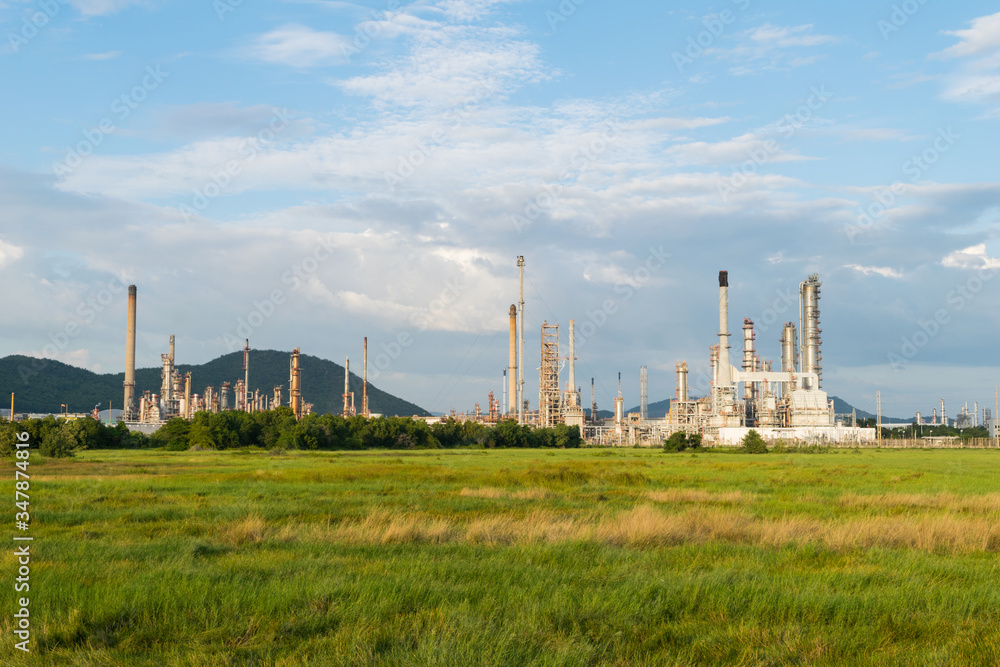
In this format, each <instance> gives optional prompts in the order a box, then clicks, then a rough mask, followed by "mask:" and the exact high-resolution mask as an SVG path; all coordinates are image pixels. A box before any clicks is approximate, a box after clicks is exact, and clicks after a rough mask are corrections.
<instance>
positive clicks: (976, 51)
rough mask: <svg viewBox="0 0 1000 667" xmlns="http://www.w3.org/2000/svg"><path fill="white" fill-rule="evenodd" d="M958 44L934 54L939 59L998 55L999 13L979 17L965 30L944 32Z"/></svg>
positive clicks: (999, 51)
mask: <svg viewBox="0 0 1000 667" xmlns="http://www.w3.org/2000/svg"><path fill="white" fill-rule="evenodd" d="M944 34H946V35H951V36H953V37H958V38H959V42H958V43H957V44H955V45H953V46H949V47H948V48H947V49H945V50H943V51H940V52H939V53H938V54H936V55H937V56H938V57H940V58H980V59H982V58H989V59H992V58H994V57H995V56H997V54H998V53H1000V12H998V13H996V14H990V15H989V16H981V17H979V18H977V19H974V20H973V21H972V25H971V27H969V28H968V29H967V30H946V31H945V33H944Z"/></svg>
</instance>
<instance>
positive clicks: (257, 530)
mask: <svg viewBox="0 0 1000 667" xmlns="http://www.w3.org/2000/svg"><path fill="white" fill-rule="evenodd" d="M267 533H268V529H267V522H265V521H264V519H263V517H260V516H258V515H256V514H250V515H248V516H245V517H243V518H242V519H238V520H237V521H233V522H231V523H229V524H223V526H222V540H223V541H224V542H226V543H228V544H235V545H241V544H248V543H252V544H259V543H260V542H263V541H264V538H265V537H266V536H267Z"/></svg>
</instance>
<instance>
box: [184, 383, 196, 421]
mask: <svg viewBox="0 0 1000 667" xmlns="http://www.w3.org/2000/svg"><path fill="white" fill-rule="evenodd" d="M182 412H183V413H184V419H191V416H192V415H193V414H194V413H193V412H192V411H191V373H190V372H187V373H185V374H184V410H182Z"/></svg>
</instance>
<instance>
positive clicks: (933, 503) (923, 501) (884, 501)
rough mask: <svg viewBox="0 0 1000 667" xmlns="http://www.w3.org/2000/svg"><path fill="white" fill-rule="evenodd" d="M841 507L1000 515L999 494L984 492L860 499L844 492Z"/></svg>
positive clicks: (883, 496) (889, 495)
mask: <svg viewBox="0 0 1000 667" xmlns="http://www.w3.org/2000/svg"><path fill="white" fill-rule="evenodd" d="M838 502H839V504H840V505H841V506H844V507H850V508H857V509H877V510H886V509H896V508H901V507H902V508H916V509H939V510H949V511H952V512H971V513H978V514H990V513H1000V493H987V494H985V495H981V496H956V495H955V494H952V493H938V494H935V495H926V494H919V493H885V494H881V495H871V496H862V495H858V494H854V493H845V494H844V495H842V496H841V497H840V500H839V501H838Z"/></svg>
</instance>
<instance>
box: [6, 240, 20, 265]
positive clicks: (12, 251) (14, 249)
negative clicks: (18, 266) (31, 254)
mask: <svg viewBox="0 0 1000 667" xmlns="http://www.w3.org/2000/svg"><path fill="white" fill-rule="evenodd" d="M22 257H24V249H23V248H20V247H18V246H16V245H14V244H12V243H7V242H6V241H4V240H3V239H0V267H2V266H5V265H6V264H8V263H9V262H12V261H16V260H19V259H21V258H22Z"/></svg>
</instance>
